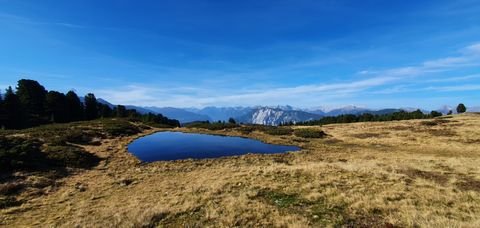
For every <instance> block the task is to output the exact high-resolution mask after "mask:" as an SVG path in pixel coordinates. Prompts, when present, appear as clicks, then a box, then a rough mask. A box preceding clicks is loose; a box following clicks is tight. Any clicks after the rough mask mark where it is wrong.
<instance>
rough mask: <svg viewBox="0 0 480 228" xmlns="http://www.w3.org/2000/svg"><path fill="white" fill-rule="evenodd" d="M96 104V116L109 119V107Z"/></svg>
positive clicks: (110, 115)
mask: <svg viewBox="0 0 480 228" xmlns="http://www.w3.org/2000/svg"><path fill="white" fill-rule="evenodd" d="M97 104H98V116H99V117H101V118H109V117H112V113H113V111H112V109H111V108H110V106H108V105H106V104H102V103H97Z"/></svg>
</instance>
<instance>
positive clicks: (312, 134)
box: [294, 129, 327, 138]
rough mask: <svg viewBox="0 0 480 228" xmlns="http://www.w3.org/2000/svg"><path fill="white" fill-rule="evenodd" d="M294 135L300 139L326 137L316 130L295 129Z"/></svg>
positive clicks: (322, 132)
mask: <svg viewBox="0 0 480 228" xmlns="http://www.w3.org/2000/svg"><path fill="white" fill-rule="evenodd" d="M294 134H295V136H297V137H302V138H323V137H325V136H327V134H326V133H325V132H324V131H322V130H317V129H297V130H295V132H294Z"/></svg>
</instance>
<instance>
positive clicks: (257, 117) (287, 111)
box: [97, 98, 480, 125]
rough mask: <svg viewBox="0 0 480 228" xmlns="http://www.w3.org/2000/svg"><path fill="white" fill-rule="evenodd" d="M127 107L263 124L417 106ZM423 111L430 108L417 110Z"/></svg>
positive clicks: (193, 118) (181, 118)
mask: <svg viewBox="0 0 480 228" xmlns="http://www.w3.org/2000/svg"><path fill="white" fill-rule="evenodd" d="M97 101H98V102H99V103H102V104H106V105H108V106H110V107H112V108H113V107H114V106H115V105H113V104H111V103H109V102H108V101H106V100H104V99H101V98H99V99H97ZM126 108H128V109H135V110H137V111H138V112H140V113H149V112H151V113H156V114H158V113H160V114H162V115H164V116H166V117H168V118H173V119H177V120H179V121H180V122H181V123H189V122H194V121H228V119H229V118H234V119H235V120H236V121H237V122H239V123H251V124H263V125H279V124H281V123H288V122H294V123H295V122H301V121H308V120H315V119H320V118H322V117H325V116H338V115H345V114H353V115H360V114H363V113H370V114H373V115H383V114H389V113H393V112H398V111H401V110H404V111H407V112H412V111H415V110H417V108H388V109H379V110H374V109H368V108H364V107H358V106H353V105H350V106H345V107H341V108H335V109H330V110H327V109H324V108H314V109H300V108H294V107H292V106H289V105H286V106H254V107H215V106H209V107H204V108H173V107H155V106H150V107H140V106H134V105H126ZM421 111H422V112H424V113H429V112H430V111H427V110H421ZM435 111H438V112H440V113H442V114H447V113H448V112H449V111H452V112H453V113H456V111H455V109H454V108H452V107H451V106H447V105H445V106H442V107H440V108H439V109H437V110H435ZM467 111H470V112H480V107H469V108H468V109H467Z"/></svg>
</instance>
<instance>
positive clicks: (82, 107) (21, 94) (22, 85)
mask: <svg viewBox="0 0 480 228" xmlns="http://www.w3.org/2000/svg"><path fill="white" fill-rule="evenodd" d="M112 117H117V118H133V119H134V120H140V121H144V122H150V123H158V124H165V125H169V126H180V123H179V122H178V121H177V120H172V119H168V118H166V117H164V116H163V115H161V114H152V113H149V114H144V115H142V114H140V113H138V112H137V111H136V110H134V109H127V108H126V107H125V106H123V105H117V106H116V107H113V108H111V107H110V106H108V105H106V104H102V103H99V102H98V101H97V98H96V97H95V95H94V94H93V93H89V94H87V95H85V97H84V101H83V102H82V101H81V100H80V98H79V97H78V96H77V94H76V93H75V92H74V91H69V92H68V93H67V94H63V93H61V92H58V91H53V90H51V91H47V90H46V89H45V87H43V86H42V85H40V83H38V82H37V81H34V80H29V79H21V80H19V81H18V84H17V87H16V90H15V91H14V90H13V89H12V87H11V86H10V87H8V88H7V89H6V91H5V94H3V95H2V94H0V127H1V128H6V129H22V128H28V127H34V126H38V125H43V124H49V123H67V122H73V121H82V120H94V119H98V118H112Z"/></svg>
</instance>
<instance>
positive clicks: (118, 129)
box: [103, 120, 141, 137]
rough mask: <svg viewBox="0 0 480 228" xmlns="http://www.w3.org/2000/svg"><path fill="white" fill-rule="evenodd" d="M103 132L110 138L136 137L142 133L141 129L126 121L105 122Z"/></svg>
mask: <svg viewBox="0 0 480 228" xmlns="http://www.w3.org/2000/svg"><path fill="white" fill-rule="evenodd" d="M103 130H104V131H105V132H106V133H107V134H108V135H109V136H114V137H115V136H129V135H135V134H138V133H140V132H141V130H140V128H139V127H137V126H135V125H133V124H131V123H130V122H128V121H124V120H117V121H105V122H104V124H103Z"/></svg>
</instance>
